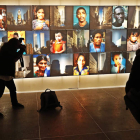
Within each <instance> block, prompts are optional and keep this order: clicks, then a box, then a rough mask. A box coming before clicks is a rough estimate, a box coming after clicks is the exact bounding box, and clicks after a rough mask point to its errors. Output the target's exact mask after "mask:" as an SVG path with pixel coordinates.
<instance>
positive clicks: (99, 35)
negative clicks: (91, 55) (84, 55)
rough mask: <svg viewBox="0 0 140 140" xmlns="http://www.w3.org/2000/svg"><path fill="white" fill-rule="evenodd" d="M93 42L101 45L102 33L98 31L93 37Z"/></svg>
mask: <svg viewBox="0 0 140 140" xmlns="http://www.w3.org/2000/svg"><path fill="white" fill-rule="evenodd" d="M93 42H94V44H95V45H96V46H100V45H101V42H102V35H101V34H100V33H97V34H96V35H95V37H94V39H93Z"/></svg>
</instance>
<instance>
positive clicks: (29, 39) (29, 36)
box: [26, 31, 34, 47]
mask: <svg viewBox="0 0 140 140" xmlns="http://www.w3.org/2000/svg"><path fill="white" fill-rule="evenodd" d="M33 33H34V31H26V44H32V47H33Z"/></svg>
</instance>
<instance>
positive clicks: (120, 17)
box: [114, 8, 124, 24]
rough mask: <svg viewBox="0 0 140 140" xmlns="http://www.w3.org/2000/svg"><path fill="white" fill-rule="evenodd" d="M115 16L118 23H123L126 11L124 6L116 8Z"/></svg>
mask: <svg viewBox="0 0 140 140" xmlns="http://www.w3.org/2000/svg"><path fill="white" fill-rule="evenodd" d="M114 17H115V19H116V22H117V23H119V24H120V23H123V22H124V11H123V9H122V8H117V9H115V13H114Z"/></svg>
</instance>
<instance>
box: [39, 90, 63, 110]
mask: <svg viewBox="0 0 140 140" xmlns="http://www.w3.org/2000/svg"><path fill="white" fill-rule="evenodd" d="M40 99H41V109H40V110H39V112H40V111H47V110H49V109H55V108H56V107H61V109H62V106H61V105H60V102H59V101H58V99H57V96H56V94H55V91H51V90H50V89H46V90H45V92H43V93H41V96H40Z"/></svg>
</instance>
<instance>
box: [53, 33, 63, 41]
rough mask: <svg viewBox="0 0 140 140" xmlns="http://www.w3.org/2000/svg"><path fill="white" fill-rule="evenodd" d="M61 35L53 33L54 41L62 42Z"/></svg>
mask: <svg viewBox="0 0 140 140" xmlns="http://www.w3.org/2000/svg"><path fill="white" fill-rule="evenodd" d="M62 38H63V37H62V35H61V33H55V39H56V40H57V41H58V42H60V41H61V40H62Z"/></svg>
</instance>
